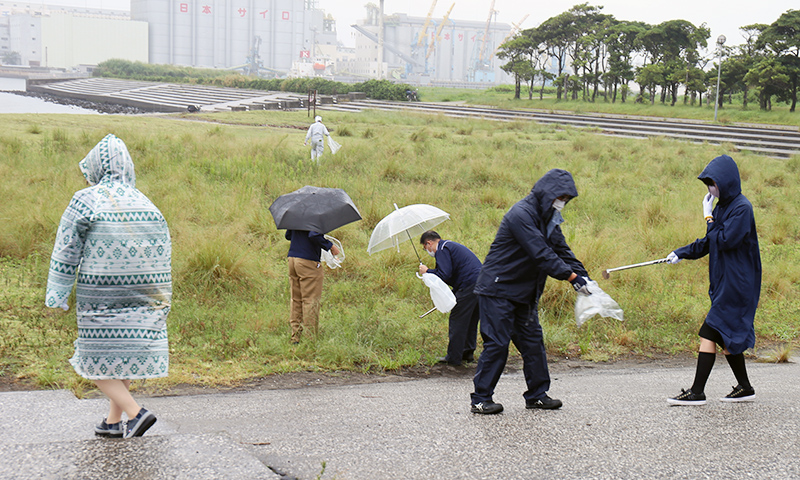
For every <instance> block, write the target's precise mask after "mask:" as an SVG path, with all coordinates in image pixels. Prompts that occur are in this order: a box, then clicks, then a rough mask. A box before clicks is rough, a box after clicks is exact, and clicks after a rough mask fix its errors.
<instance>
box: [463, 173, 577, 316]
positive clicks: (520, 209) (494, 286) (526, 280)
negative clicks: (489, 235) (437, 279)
mask: <svg viewBox="0 0 800 480" xmlns="http://www.w3.org/2000/svg"><path fill="white" fill-rule="evenodd" d="M562 195H569V196H570V197H577V196H578V190H577V189H576V188H575V182H574V181H573V179H572V175H571V174H570V173H569V172H567V171H566V170H560V169H553V170H550V171H549V172H547V173H546V174H544V176H543V177H542V178H540V179H539V181H537V182H536V184H535V185H534V186H533V188H532V189H531V193H529V194H528V196H527V197H525V198H523V199H522V200H520V201H519V202H517V203H516V204H514V206H512V207H511V209H509V211H508V212H506V214H505V216H503V220H502V221H501V222H500V228H498V230H497V235H496V236H495V239H494V242H492V246H491V247H490V248H489V253H488V254H487V255H486V260H485V261H484V263H483V268H482V269H481V273H480V274H479V275H478V281H477V284H476V285H475V293H476V294H478V295H485V296H490V297H500V298H506V299H508V300H511V301H514V302H519V303H527V304H531V305H534V304H536V303H538V300H539V297H540V296H541V295H542V292H543V291H544V285H545V282H546V281H547V277H548V276H551V277H553V278H555V279H558V280H567V279H568V278H569V277H570V276H571V275H572V272H575V273H577V274H578V275H587V273H586V269H585V268H584V267H583V264H581V262H580V261H578V259H577V258H575V255H574V254H573V253H572V250H570V248H569V245H567V241H566V240H565V239H564V234H563V233H561V227H559V226H556V227H555V228H553V229H552V231H551V232H550V235H547V231H548V228H547V225H548V223H549V222H550V219H551V218H552V217H553V214H554V213H555V208H553V200H555V199H556V198H558V197H560V196H562Z"/></svg>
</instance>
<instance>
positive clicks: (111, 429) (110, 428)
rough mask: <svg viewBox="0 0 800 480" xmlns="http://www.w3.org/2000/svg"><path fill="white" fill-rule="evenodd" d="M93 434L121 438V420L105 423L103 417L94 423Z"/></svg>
mask: <svg viewBox="0 0 800 480" xmlns="http://www.w3.org/2000/svg"><path fill="white" fill-rule="evenodd" d="M94 434H95V435H99V436H101V437H110V438H122V434H123V431H122V422H117V423H111V424H109V423H106V419H105V418H104V419H103V421H102V422H100V423H99V424H97V425H95V427H94Z"/></svg>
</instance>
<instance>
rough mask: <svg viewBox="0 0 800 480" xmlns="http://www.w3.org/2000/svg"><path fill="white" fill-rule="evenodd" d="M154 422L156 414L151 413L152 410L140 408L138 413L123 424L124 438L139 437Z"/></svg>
mask: <svg viewBox="0 0 800 480" xmlns="http://www.w3.org/2000/svg"><path fill="white" fill-rule="evenodd" d="M154 423H156V416H155V415H153V412H151V411H149V410H146V409H144V408H142V409H141V410H139V414H138V415H136V417H134V418H133V419H131V420H128V423H127V424H126V425H125V438H131V437H141V436H142V435H144V432H146V431H147V429H148V428H150V427H152V426H153V424H154Z"/></svg>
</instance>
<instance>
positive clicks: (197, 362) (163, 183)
mask: <svg viewBox="0 0 800 480" xmlns="http://www.w3.org/2000/svg"><path fill="white" fill-rule="evenodd" d="M323 117H324V121H325V123H326V124H327V125H328V127H329V129H331V130H332V134H333V136H334V138H335V139H336V140H337V141H338V142H339V143H341V144H342V145H343V148H342V150H341V151H340V152H339V153H338V154H337V155H335V156H331V155H330V154H329V153H327V152H326V155H325V157H324V159H323V161H322V164H321V165H320V166H315V165H312V164H310V162H309V161H308V150H307V148H304V147H303V146H302V143H303V138H304V134H305V127H306V126H307V125H308V122H309V119H308V118H307V116H306V114H305V113H304V112H303V113H300V112H240V113H224V114H201V115H195V116H185V115H184V116H182V115H176V116H138V117H130V116H99V115H93V116H78V115H62V116H59V115H2V116H0V132H2V133H0V158H1V159H2V160H0V177H1V178H2V179H3V181H2V183H0V192H2V198H3V202H0V220H2V224H3V228H2V229H0V289H1V291H2V295H1V296H0V331H2V334H0V375H3V376H6V377H11V376H13V377H15V378H19V379H27V380H29V381H33V382H35V383H36V384H38V385H40V386H43V387H59V388H71V389H73V390H74V391H75V392H77V393H78V394H80V393H81V392H83V391H84V390H85V389H87V388H91V385H90V384H89V383H88V382H86V381H83V380H81V379H80V378H79V377H78V376H77V375H76V374H75V373H74V372H73V371H72V370H71V367H70V366H69V364H68V363H67V359H68V358H69V357H70V356H71V354H72V342H73V340H74V338H75V334H76V326H75V314H74V309H73V310H70V312H67V313H64V312H62V311H60V310H49V309H46V308H45V307H44V285H45V283H46V277H47V268H48V262H49V256H50V252H51V250H52V242H53V239H54V237H55V232H56V228H57V225H58V221H59V219H60V216H61V214H62V212H63V210H64V208H65V207H66V205H67V203H68V202H69V200H70V198H71V196H72V194H73V193H74V192H75V191H77V190H79V189H81V188H83V187H84V186H85V184H84V181H83V177H82V176H81V174H80V172H79V170H78V166H77V164H78V161H79V160H80V159H81V158H83V156H84V155H85V154H86V153H87V152H88V151H89V150H90V149H91V148H92V147H93V146H94V145H95V144H96V143H97V142H98V141H99V140H100V139H101V138H102V137H103V136H104V135H105V134H107V133H109V132H113V133H115V134H116V135H118V136H119V137H120V138H122V139H123V140H125V142H126V143H127V145H128V147H129V149H130V152H131V155H132V157H133V159H134V163H135V164H136V173H137V184H136V185H137V187H138V188H139V189H140V190H141V191H143V192H144V193H145V194H146V195H148V197H149V198H150V199H151V200H153V202H154V203H155V204H156V205H157V206H158V207H159V208H160V209H161V210H162V212H163V213H164V215H165V217H166V218H167V220H168V222H169V224H170V230H171V233H172V238H173V273H174V301H173V309H172V313H171V316H170V318H169V321H168V324H169V335H170V348H171V354H172V355H171V369H170V376H169V377H168V378H166V379H160V380H157V381H155V382H148V385H151V386H152V385H155V388H161V387H168V386H170V385H174V384H179V383H191V384H198V385H230V384H235V383H236V382H239V381H241V380H243V379H247V378H252V377H257V376H263V375H268V374H272V373H278V372H288V371H296V370H312V371H313V370H324V371H332V370H352V371H362V372H379V371H386V370H394V369H398V368H401V367H405V366H414V365H430V364H432V363H433V362H435V359H436V357H437V356H441V355H443V354H444V352H445V348H446V343H447V319H446V316H445V315H443V314H441V313H438V312H435V313H434V314H431V315H429V316H427V317H425V318H424V319H419V318H418V315H419V314H421V313H423V312H425V311H426V310H427V309H428V308H430V307H431V306H432V305H431V301H430V297H429V296H428V292H427V289H426V288H425V287H424V285H423V284H422V282H420V281H419V280H418V279H417V278H416V277H415V276H414V272H415V271H416V265H417V260H416V256H415V255H414V253H413V250H412V247H411V245H410V244H409V243H405V244H403V245H402V246H401V248H400V251H399V252H397V251H383V252H379V253H377V254H375V255H372V256H370V255H368V254H367V253H366V247H367V242H368V240H369V236H370V234H371V232H372V229H373V228H374V226H375V225H376V224H377V223H378V221H380V219H381V218H383V217H384V216H385V215H387V214H388V213H390V212H391V211H392V209H393V206H392V204H393V203H397V204H398V205H399V206H404V205H408V204H413V203H430V204H433V205H436V206H438V207H440V208H442V209H443V210H445V211H447V212H449V213H450V214H451V220H450V221H447V222H445V223H443V224H441V225H440V226H439V227H438V228H437V230H438V231H439V232H440V233H441V234H442V236H443V237H444V238H449V239H453V240H455V241H458V242H460V243H463V244H465V245H467V246H468V247H470V248H471V249H473V250H474V251H475V252H476V253H477V254H478V256H479V257H480V258H483V257H484V256H485V255H486V252H487V251H488V248H489V245H490V243H491V241H492V239H493V237H494V234H495V232H496V230H497V226H498V224H499V222H500V219H501V218H502V216H503V214H504V213H505V211H506V210H507V209H508V208H509V207H510V206H511V205H512V204H513V203H514V202H516V201H517V200H519V199H520V198H522V197H524V196H525V195H526V194H527V193H528V191H529V190H530V188H531V186H532V185H533V183H534V182H535V181H536V180H537V179H538V178H539V177H540V176H541V175H542V174H543V173H545V172H546V171H547V170H549V169H551V168H556V167H559V168H565V169H567V170H570V171H571V172H572V173H573V175H574V177H575V179H576V183H577V186H578V191H579V192H580V196H579V197H578V198H577V199H575V200H574V201H572V202H570V204H569V205H568V206H567V208H566V209H565V210H564V216H565V218H566V220H567V223H566V224H565V225H564V226H563V228H564V231H565V234H566V236H567V240H568V242H569V243H570V245H571V246H572V248H573V250H574V251H575V253H576V254H577V256H578V257H579V258H580V259H581V260H582V261H583V262H584V263H585V265H586V266H587V268H588V270H589V272H590V274H591V275H592V276H593V277H594V278H595V279H596V280H598V281H599V282H600V284H601V286H602V287H603V288H604V289H605V290H606V291H607V292H608V293H609V294H611V296H612V297H614V298H615V299H616V300H617V301H618V302H619V303H620V305H621V306H622V307H623V308H624V310H625V315H626V320H625V322H624V323H621V322H618V321H616V320H609V319H602V318H594V319H592V320H589V321H588V322H587V323H586V324H585V325H584V326H583V327H581V328H577V327H576V326H575V322H574V315H573V304H574V295H575V294H574V293H573V292H572V289H571V288H570V287H569V285H568V284H566V283H565V282H558V281H550V282H549V283H548V288H547V291H546V293H545V295H544V297H543V300H542V304H541V317H542V323H543V325H544V329H545V335H546V343H547V348H548V351H549V352H550V354H551V355H553V356H570V357H574V356H580V357H582V358H584V359H588V360H595V361H604V360H609V359H613V358H614V357H616V356H619V355H625V354H630V353H633V354H640V355H652V354H656V353H667V354H672V353H679V352H691V351H694V350H695V349H696V344H697V337H696V332H697V329H698V327H699V325H700V323H701V322H702V320H703V318H704V315H705V312H706V310H707V308H708V296H707V288H708V280H707V273H706V272H707V262H706V261H705V260H699V261H694V262H690V261H686V262H682V263H681V264H679V265H676V266H671V265H658V266H653V267H648V268H642V269H636V270H630V271H627V272H620V273H619V274H616V275H614V276H613V277H612V279H610V280H602V278H601V276H600V272H601V271H602V270H603V269H605V268H609V267H614V266H619V265H624V264H629V263H636V262H642V261H646V260H651V259H655V258H661V257H664V256H666V255H667V254H668V253H669V252H670V251H671V250H673V249H674V248H676V247H679V246H682V245H684V244H686V243H689V242H691V241H693V240H694V239H695V238H697V237H699V236H702V235H704V233H705V224H704V222H703V219H702V210H701V199H702V197H703V195H704V194H705V192H706V190H705V187H704V186H703V184H702V183H701V182H700V181H698V180H697V179H696V176H697V174H698V173H699V172H700V171H701V170H702V168H703V167H704V166H705V165H706V164H707V163H708V161H709V160H711V159H712V158H713V157H715V156H717V155H719V154H722V153H732V156H733V157H734V159H735V160H736V161H737V162H738V164H739V167H740V170H741V173H742V178H743V190H744V193H745V194H746V195H747V196H748V197H749V198H750V199H751V201H752V203H753V204H754V206H755V208H756V219H757V222H758V226H759V232H760V239H761V246H762V247H761V251H762V259H763V264H764V278H763V289H762V297H761V298H762V302H761V307H760V309H759V311H758V315H757V318H756V331H757V334H758V339H759V340H758V342H759V343H758V346H757V348H761V347H762V346H764V345H768V344H769V345H771V344H773V343H775V342H780V343H788V344H791V343H794V342H796V341H797V340H798V338H799V337H800V325H799V324H798V323H797V321H796V319H797V317H798V314H800V296H798V293H800V292H799V291H798V290H800V289H798V280H800V268H798V265H800V248H799V247H798V239H800V225H798V223H797V221H796V219H797V215H798V213H799V210H800V198H798V196H797V195H796V185H797V184H798V182H799V181H800V157H794V158H792V159H789V160H777V159H772V158H767V157H763V156H756V155H752V154H749V153H737V152H730V151H729V146H727V147H726V146H724V145H723V146H709V145H690V144H685V143H678V142H674V141H670V140H666V139H661V138H656V139H650V140H634V139H622V138H613V137H604V136H598V135H594V134H591V133H587V132H582V131H580V130H573V129H563V128H560V127H557V126H542V125H537V124H534V123H528V122H516V123H514V122H512V123H492V122H487V121H481V120H467V119H452V118H447V117H442V116H430V115H421V114H410V113H409V114H403V113H385V112H365V113H361V114H353V113H339V112H325V113H323ZM303 185H317V186H323V187H340V188H343V189H345V190H346V191H347V192H348V193H349V194H350V196H351V197H352V198H353V200H354V201H355V203H356V205H357V206H358V207H359V209H360V211H361V214H362V216H363V220H362V221H360V222H357V223H354V224H350V225H347V226H345V227H343V228H341V229H338V230H336V231H334V232H332V234H333V235H334V236H335V237H337V238H339V239H340V240H341V241H342V243H343V244H344V248H345V252H346V254H347V259H346V261H345V264H344V267H343V268H342V269H339V270H333V271H332V270H328V271H327V272H326V273H327V276H326V280H325V282H326V283H325V290H324V293H323V306H322V314H321V319H320V323H321V335H320V338H319V339H318V340H317V341H316V342H314V343H312V342H303V343H301V344H300V345H299V346H292V345H290V344H289V327H288V303H289V296H288V280H287V275H286V261H285V256H286V252H287V250H288V242H286V241H285V240H284V238H283V231H277V230H276V229H275V225H274V223H273V221H272V217H271V216H270V214H269V212H268V210H267V207H268V206H269V205H270V204H271V203H272V201H273V200H274V199H275V198H276V197H278V196H279V195H281V194H283V193H286V192H290V191H292V190H295V189H297V188H299V187H302V186H303ZM414 240H415V241H416V240H417V239H414ZM426 258H427V257H426ZM431 266H432V265H431ZM72 301H73V302H74V299H73V300H72Z"/></svg>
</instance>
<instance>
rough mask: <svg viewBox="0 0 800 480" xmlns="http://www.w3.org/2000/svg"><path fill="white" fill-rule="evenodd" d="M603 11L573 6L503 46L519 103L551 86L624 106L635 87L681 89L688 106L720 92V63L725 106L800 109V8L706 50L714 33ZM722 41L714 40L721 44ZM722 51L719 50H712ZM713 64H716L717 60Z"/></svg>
mask: <svg viewBox="0 0 800 480" xmlns="http://www.w3.org/2000/svg"><path fill="white" fill-rule="evenodd" d="M602 8H603V7H598V6H591V5H589V4H588V3H583V4H579V5H575V6H573V7H572V8H570V9H569V10H567V11H566V12H563V13H561V14H559V15H556V16H554V17H551V18H549V19H547V20H545V21H544V22H542V23H541V24H540V25H539V26H538V27H534V28H529V29H527V30H523V31H521V32H520V33H518V34H516V35H515V36H513V37H512V38H511V39H509V40H508V41H506V42H505V43H503V44H502V45H501V46H500V48H499V49H498V53H497V56H498V58H501V59H504V60H506V61H507V63H505V65H503V66H502V67H501V68H502V69H503V70H504V71H506V72H508V73H509V74H511V75H513V76H514V79H515V84H516V85H515V92H514V98H517V99H518V98H520V93H521V90H522V85H523V84H525V85H526V86H527V89H528V98H529V99H530V98H533V93H534V91H535V90H536V89H537V88H538V91H539V98H542V96H543V93H544V88H545V85H547V84H550V83H552V84H553V86H554V87H555V89H556V97H557V99H558V100H570V99H572V100H577V99H578V98H581V99H583V100H585V101H591V102H594V101H596V100H597V97H598V96H602V98H603V100H605V101H611V102H616V101H617V99H619V100H620V101H622V102H625V101H626V100H627V99H628V98H629V96H630V94H631V90H632V89H631V82H635V83H636V84H637V85H638V90H639V93H638V94H637V95H636V96H635V101H638V102H645V101H648V100H649V101H650V103H655V101H656V98H659V101H660V102H661V103H665V104H666V103H667V102H669V104H670V105H675V103H676V102H677V101H678V97H679V92H680V90H681V89H682V90H683V92H684V97H683V99H684V100H683V101H684V103H689V102H691V104H693V105H694V104H695V103H698V104H699V105H702V104H703V95H704V94H705V95H707V100H706V103H708V98H709V97H708V96H710V95H712V94H713V93H714V91H715V89H716V83H717V75H718V71H717V68H718V66H719V65H720V64H718V63H716V62H714V60H715V58H717V57H718V58H720V59H721V70H720V72H719V73H720V87H719V93H720V95H719V102H720V105H721V104H722V100H723V98H724V96H725V95H726V94H728V95H729V96H730V95H732V94H737V93H742V94H743V98H744V100H743V107H745V108H746V107H747V99H748V96H752V98H755V99H757V101H758V104H759V107H760V108H761V109H762V110H770V109H771V108H772V102H773V100H774V101H778V102H787V103H789V104H790V105H791V106H790V111H792V112H794V111H795V106H796V104H797V90H798V86H800V10H788V11H786V12H785V13H783V14H782V15H781V16H780V17H779V18H778V19H777V20H776V21H775V22H773V23H772V24H769V25H766V24H753V25H747V26H743V27H741V28H740V30H741V32H742V36H743V38H744V40H745V41H744V43H742V44H741V45H737V46H725V45H724V44H723V45H718V44H714V45H712V50H711V51H708V50H707V49H708V39H709V37H710V35H711V32H710V29H709V28H708V27H707V26H706V25H705V23H703V24H701V25H700V26H696V25H694V24H692V23H691V22H689V21H686V20H668V21H665V22H662V23H660V24H658V25H649V24H647V23H644V22H636V21H626V20H618V19H616V18H614V16H613V15H607V14H604V13H602ZM715 43H716V42H715ZM713 47H716V48H713ZM712 62H713V63H712Z"/></svg>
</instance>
